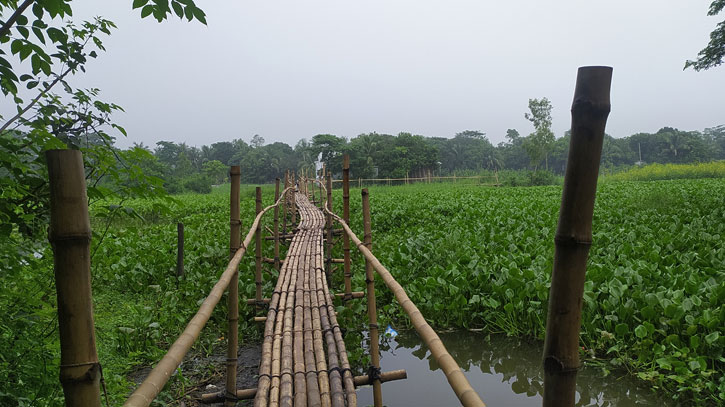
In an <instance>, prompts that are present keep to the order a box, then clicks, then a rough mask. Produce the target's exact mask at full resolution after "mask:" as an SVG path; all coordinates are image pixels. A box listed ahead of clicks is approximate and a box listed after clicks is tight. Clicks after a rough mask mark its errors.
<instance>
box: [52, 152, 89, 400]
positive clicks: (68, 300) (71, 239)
mask: <svg viewBox="0 0 725 407" xmlns="http://www.w3.org/2000/svg"><path fill="white" fill-rule="evenodd" d="M45 157H46V161H47V163H48V179H49V183H50V231H49V233H48V240H49V241H50V243H51V245H52V247H53V255H54V270H55V284H56V292H57V296H58V333H59V334H60V383H61V385H62V386H63V395H64V396H65V405H66V406H69V407H76V406H78V407H80V406H98V407H99V406H100V405H101V392H100V381H101V376H102V374H101V365H100V363H98V354H97V353H96V334H95V328H94V322H93V302H92V297H91V256H90V244H91V224H90V220H89V217H88V197H87V195H86V178H85V172H84V169H83V156H82V155H81V152H80V151H78V150H49V151H47V152H46V153H45Z"/></svg>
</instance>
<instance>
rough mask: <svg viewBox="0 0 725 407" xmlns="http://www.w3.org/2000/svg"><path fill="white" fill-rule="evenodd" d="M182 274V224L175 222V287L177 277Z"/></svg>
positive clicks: (177, 280)
mask: <svg viewBox="0 0 725 407" xmlns="http://www.w3.org/2000/svg"><path fill="white" fill-rule="evenodd" d="M183 275H184V224H183V223H181V222H178V223H177V224H176V287H177V288H178V287H179V279H180V278H181V277H182V276H183Z"/></svg>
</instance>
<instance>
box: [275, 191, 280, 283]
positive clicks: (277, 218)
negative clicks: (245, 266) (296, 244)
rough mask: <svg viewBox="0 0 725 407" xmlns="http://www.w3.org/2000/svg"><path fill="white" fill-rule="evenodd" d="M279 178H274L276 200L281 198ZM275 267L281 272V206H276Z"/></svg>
mask: <svg viewBox="0 0 725 407" xmlns="http://www.w3.org/2000/svg"><path fill="white" fill-rule="evenodd" d="M279 181H280V180H279V178H275V180H274V201H275V202H277V200H279ZM274 268H275V270H277V271H278V272H279V270H280V263H279V207H277V206H275V207H274Z"/></svg>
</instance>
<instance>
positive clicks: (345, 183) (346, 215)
mask: <svg viewBox="0 0 725 407" xmlns="http://www.w3.org/2000/svg"><path fill="white" fill-rule="evenodd" d="M342 213H343V216H342V218H343V219H345V222H347V223H350V156H349V155H347V154H345V156H344V158H343V164H342ZM342 250H343V255H344V259H345V264H344V269H343V270H344V273H345V297H344V298H345V300H349V299H350V297H349V295H350V293H351V292H352V274H351V272H350V237H349V236H347V234H344V235H342Z"/></svg>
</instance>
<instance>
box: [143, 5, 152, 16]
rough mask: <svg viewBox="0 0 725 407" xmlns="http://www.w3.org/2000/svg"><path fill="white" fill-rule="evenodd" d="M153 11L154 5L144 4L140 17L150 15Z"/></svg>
mask: <svg viewBox="0 0 725 407" xmlns="http://www.w3.org/2000/svg"><path fill="white" fill-rule="evenodd" d="M153 12H154V6H152V5H150V4H149V5H148V6H144V7H143V8H142V9H141V18H146V17H148V16H150V15H151V13H153Z"/></svg>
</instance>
